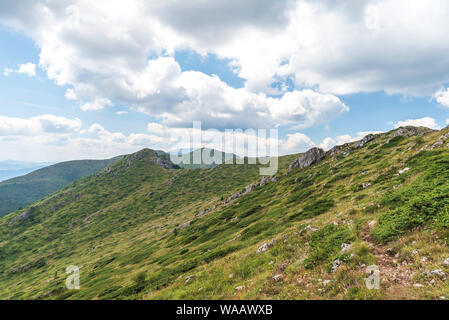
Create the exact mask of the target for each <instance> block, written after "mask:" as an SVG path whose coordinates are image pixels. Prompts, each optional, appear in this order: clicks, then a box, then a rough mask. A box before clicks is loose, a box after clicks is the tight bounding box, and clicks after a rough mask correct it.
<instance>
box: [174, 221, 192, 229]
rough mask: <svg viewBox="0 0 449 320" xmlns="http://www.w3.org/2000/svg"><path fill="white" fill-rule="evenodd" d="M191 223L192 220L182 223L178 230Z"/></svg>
mask: <svg viewBox="0 0 449 320" xmlns="http://www.w3.org/2000/svg"><path fill="white" fill-rule="evenodd" d="M190 223H191V221H187V222H184V223H182V224H181V225H179V226H178V227H177V228H176V230H181V229H184V228H187V227H188V226H190Z"/></svg>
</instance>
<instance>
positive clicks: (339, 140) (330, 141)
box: [318, 131, 382, 150]
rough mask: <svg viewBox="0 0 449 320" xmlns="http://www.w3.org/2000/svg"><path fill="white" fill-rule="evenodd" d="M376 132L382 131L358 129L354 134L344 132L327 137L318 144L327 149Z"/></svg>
mask: <svg viewBox="0 0 449 320" xmlns="http://www.w3.org/2000/svg"><path fill="white" fill-rule="evenodd" d="M378 133H382V131H360V132H357V134H356V135H355V136H351V135H349V134H345V135H340V136H336V137H327V138H325V139H324V140H323V141H322V142H321V143H320V144H319V145H318V146H319V147H320V148H322V149H324V150H329V149H331V148H332V147H334V146H337V145H342V144H345V143H350V142H354V141H359V140H361V139H363V138H364V137H365V136H367V135H369V134H378Z"/></svg>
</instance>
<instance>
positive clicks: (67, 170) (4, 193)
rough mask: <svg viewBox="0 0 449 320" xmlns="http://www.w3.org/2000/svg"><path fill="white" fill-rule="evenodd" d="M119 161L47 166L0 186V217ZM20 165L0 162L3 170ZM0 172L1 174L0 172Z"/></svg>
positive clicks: (78, 162)
mask: <svg viewBox="0 0 449 320" xmlns="http://www.w3.org/2000/svg"><path fill="white" fill-rule="evenodd" d="M119 159H120V157H117V158H113V159H109V160H79V161H69V162H61V163H58V164H54V165H51V166H47V167H44V168H41V169H38V170H35V171H33V172H31V173H28V174H26V175H24V176H20V177H16V178H12V179H9V180H6V181H3V182H0V216H2V215H5V214H7V213H10V212H13V211H15V210H17V209H19V208H23V207H26V206H27V205H29V204H31V203H33V202H35V201H37V200H40V199H42V198H44V197H46V196H48V195H50V194H51V193H53V192H55V191H58V190H59V189H61V188H63V187H65V186H67V185H69V184H70V183H72V182H73V181H75V180H78V179H80V178H82V177H85V176H88V175H91V174H92V173H95V172H97V171H99V170H101V169H103V168H105V167H106V166H108V165H110V164H111V163H113V162H115V161H117V160H119ZM24 165H27V163H23V162H12V161H7V162H3V163H2V166H3V167H5V168H6V167H9V168H12V167H19V166H24ZM0 172H1V171H0Z"/></svg>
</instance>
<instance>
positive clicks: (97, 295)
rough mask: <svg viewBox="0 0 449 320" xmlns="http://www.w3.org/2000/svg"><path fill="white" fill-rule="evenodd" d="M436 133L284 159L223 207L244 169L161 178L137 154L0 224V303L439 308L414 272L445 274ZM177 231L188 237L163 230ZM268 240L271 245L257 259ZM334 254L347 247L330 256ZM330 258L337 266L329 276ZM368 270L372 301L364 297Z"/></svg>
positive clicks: (251, 173) (251, 171)
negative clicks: (373, 271) (332, 302)
mask: <svg viewBox="0 0 449 320" xmlns="http://www.w3.org/2000/svg"><path fill="white" fill-rule="evenodd" d="M448 131H449V129H444V130H443V131H441V132H432V133H429V134H427V135H424V136H419V137H417V136H412V137H408V138H392V134H393V133H394V132H391V133H388V134H383V135H378V136H376V139H375V140H374V141H371V142H369V143H368V144H367V145H365V146H363V147H362V148H360V149H355V150H352V149H351V147H352V145H347V146H345V147H343V149H342V151H341V152H340V153H339V154H337V155H335V156H332V157H329V156H328V157H326V158H325V159H324V160H323V161H321V162H320V163H318V164H316V165H314V166H312V167H310V168H306V169H294V170H292V171H291V172H288V171H287V170H286V169H285V168H286V167H287V166H288V164H289V163H290V162H291V161H292V160H293V159H294V157H292V156H290V157H286V158H281V167H282V170H281V171H280V172H279V173H278V178H279V180H278V181H276V182H272V181H270V182H269V183H267V184H265V185H264V186H262V187H257V188H256V189H255V190H254V191H253V192H251V193H248V194H246V195H243V196H241V197H240V198H238V199H236V200H235V201H233V202H232V203H224V202H223V201H222V199H224V198H226V197H229V196H230V195H231V194H233V193H235V192H236V191H238V190H241V189H242V188H243V187H244V186H246V185H248V184H249V183H251V182H253V181H256V180H259V179H260V177H259V176H258V170H257V166H247V165H245V166H229V165H223V166H219V167H216V168H214V169H207V170H185V169H184V170H166V169H163V168H161V167H159V166H156V165H154V164H153V162H152V159H153V158H154V154H153V153H152V151H149V150H145V151H143V152H140V153H138V154H136V155H133V156H130V157H127V158H125V159H124V160H122V161H120V162H118V163H117V164H115V165H113V166H112V167H111V169H110V170H107V171H105V172H103V173H102V174H97V175H95V176H92V177H88V178H84V179H82V180H80V181H78V182H76V183H75V184H73V185H71V186H70V187H67V188H65V189H64V190H61V191H60V192H59V193H56V194H54V195H52V196H51V197H50V198H48V199H46V200H45V201H41V202H40V203H38V204H37V208H36V209H35V210H34V212H33V213H32V214H31V217H30V218H28V219H25V220H24V219H20V214H21V212H17V213H14V214H12V215H8V216H7V217H3V218H2V219H1V220H0V270H2V272H3V273H2V274H1V278H0V280H1V281H0V297H2V298H51V299H58V298H59V299H62V298H73V299H75V298H82V299H87V298H93V299H116V298H120V299H131V298H146V299H160V298H164V299H168V298H170V299H177V298H186V299H204V298H213V299H223V298H230V299H237V298H249V299H256V298H257V299H267V298H285V299H290V298H292V299H310V298H315V299H320V298H329V299H333V298H339V299H369V298H438V297H440V296H444V295H445V296H448V294H449V283H448V282H447V281H446V280H445V279H442V278H439V277H435V276H430V277H429V276H425V275H424V273H423V272H424V271H427V270H434V269H442V270H443V271H444V272H446V273H448V272H449V267H448V266H446V265H444V264H443V260H444V259H445V258H447V257H449V254H447V244H448V234H449V233H448V230H449V222H448V221H449V216H448V211H447V206H448V204H449V202H448V197H447V194H448V191H449V190H448V189H449V183H447V181H448V178H449V150H448V149H447V147H446V146H445V145H443V146H441V147H439V148H436V149H434V150H429V149H430V146H432V145H433V144H434V143H435V142H436V141H438V139H439V138H440V137H441V136H442V135H443V134H445V133H447V132H448ZM346 150H348V151H349V154H348V155H346V153H345V151H346ZM405 167H409V168H410V170H409V171H408V172H405V173H403V174H398V171H399V170H401V169H403V168H405ZM367 183H369V184H370V185H369V186H368V187H366V185H365V188H364V187H363V184H367ZM149 192H153V194H151V196H150V197H148V193H149ZM213 206H217V208H216V209H215V210H213V211H211V212H210V213H208V214H206V215H204V216H202V217H200V218H196V217H195V214H196V213H198V212H200V211H202V210H204V209H207V208H211V207H213ZM186 221H192V222H191V224H190V226H188V227H186V228H183V229H179V230H178V231H176V232H173V230H174V229H175V228H176V227H177V226H179V225H181V224H182V223H185V222H186ZM372 221H378V222H377V225H376V226H374V227H371V228H370V227H369V226H368V225H369V223H370V222H372ZM315 229H316V231H315ZM284 236H285V237H284ZM271 239H276V240H277V241H276V243H275V245H274V246H273V247H272V248H271V249H269V250H268V251H266V252H264V253H261V254H256V250H257V248H258V247H259V246H260V245H261V244H263V243H264V242H267V241H268V240H271ZM342 243H351V244H352V246H351V249H350V250H349V251H348V252H346V253H342V252H341V244H342ZM337 258H338V259H340V260H341V261H342V265H341V267H340V268H339V269H338V270H337V272H335V273H333V272H332V271H331V269H332V262H333V261H335V260H336V259H337ZM423 258H426V259H423ZM373 263H375V264H377V265H378V266H379V267H380V269H381V278H382V284H381V289H380V290H368V289H366V288H365V286H364V278H366V274H365V270H366V266H367V265H371V264H373ZM72 264H75V265H78V266H80V267H81V290H79V291H68V290H66V289H65V288H64V280H65V277H66V274H65V273H64V270H65V268H66V267H67V266H68V265H72ZM278 274H279V275H281V280H280V281H274V280H273V279H272V277H273V276H274V275H278ZM187 276H189V277H190V280H189V281H187V282H186V277H187ZM324 280H331V282H330V283H328V284H324V283H323V281H324ZM415 284H421V285H423V286H422V287H418V286H414V285H415ZM238 286H243V289H241V290H236V289H235V288H236V287H238Z"/></svg>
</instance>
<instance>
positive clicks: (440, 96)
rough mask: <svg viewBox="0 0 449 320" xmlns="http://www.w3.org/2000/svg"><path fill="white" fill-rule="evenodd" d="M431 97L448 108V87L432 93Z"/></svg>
mask: <svg viewBox="0 0 449 320" xmlns="http://www.w3.org/2000/svg"><path fill="white" fill-rule="evenodd" d="M433 98H434V99H435V100H436V101H437V102H438V103H439V104H441V105H442V106H444V107H448V108H449V88H447V89H446V90H443V89H441V90H439V91H437V92H436V93H435V94H434V95H433Z"/></svg>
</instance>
